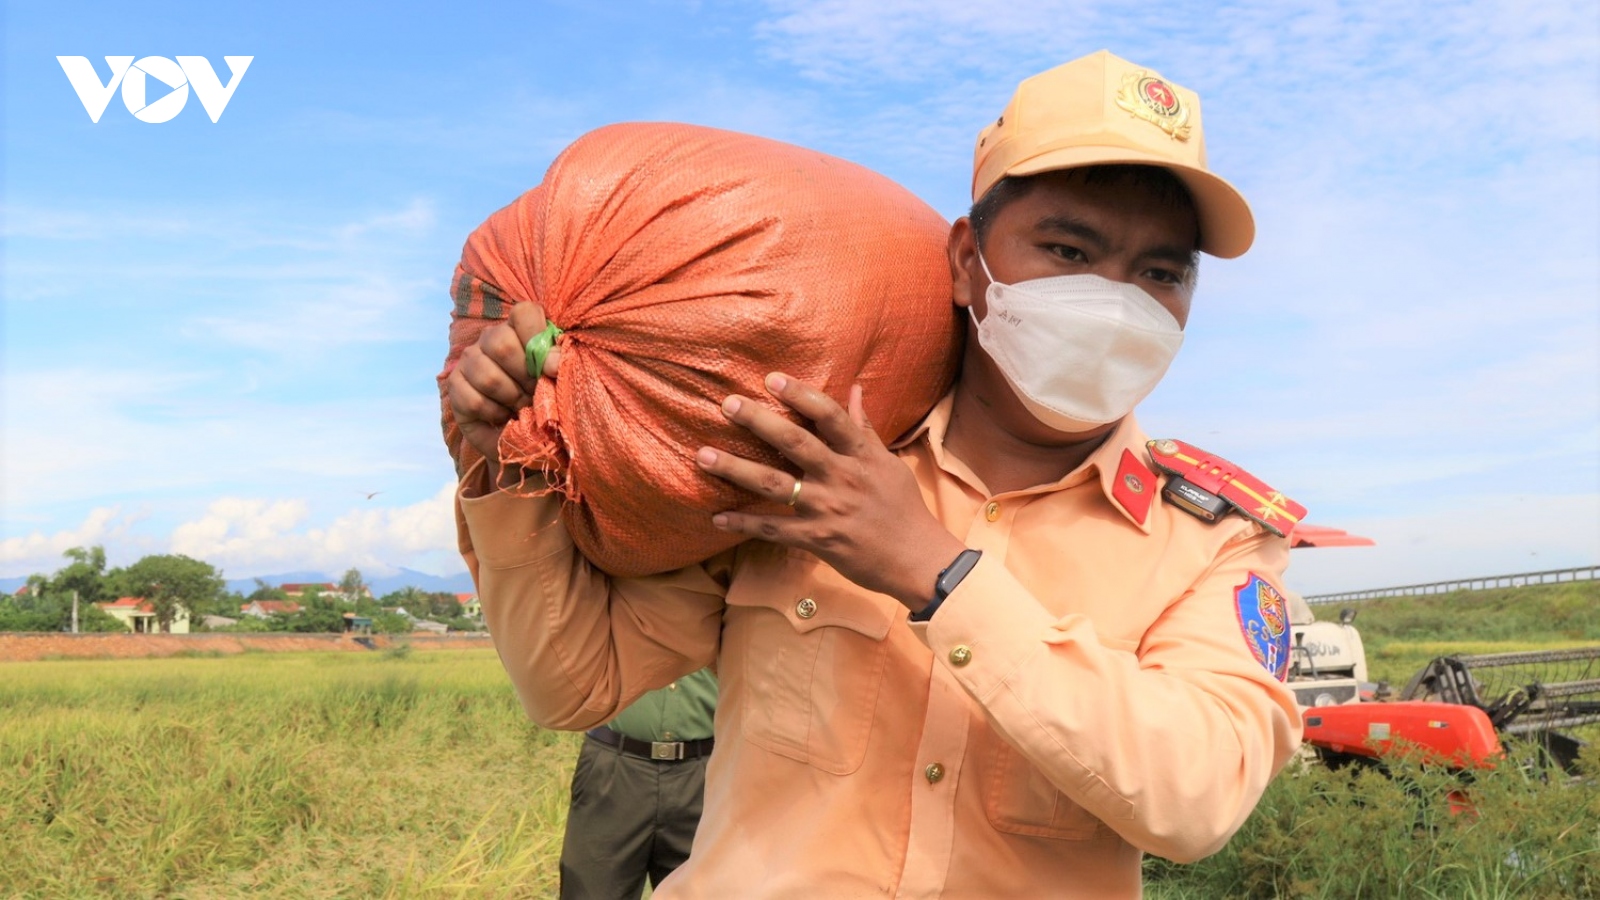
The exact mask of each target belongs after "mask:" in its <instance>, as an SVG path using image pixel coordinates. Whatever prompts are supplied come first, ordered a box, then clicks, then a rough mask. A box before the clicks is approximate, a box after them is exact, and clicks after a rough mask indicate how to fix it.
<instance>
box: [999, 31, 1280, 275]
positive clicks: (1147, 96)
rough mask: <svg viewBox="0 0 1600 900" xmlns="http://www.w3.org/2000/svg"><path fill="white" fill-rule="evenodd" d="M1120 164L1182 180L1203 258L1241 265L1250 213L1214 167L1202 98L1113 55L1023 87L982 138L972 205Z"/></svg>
mask: <svg viewBox="0 0 1600 900" xmlns="http://www.w3.org/2000/svg"><path fill="white" fill-rule="evenodd" d="M1117 163H1134V164H1144V165H1152V166H1162V167H1164V168H1167V169H1170V170H1172V173H1173V174H1174V175H1177V176H1178V178H1180V179H1181V180H1182V181H1183V183H1184V185H1186V186H1187V187H1188V188H1189V193H1190V194H1191V195H1193V197H1194V201H1195V206H1196V207H1197V208H1198V211H1199V215H1200V249H1201V250H1204V251H1205V252H1207V253H1209V254H1211V255H1212V256H1220V257H1224V258H1232V257H1235V256H1239V255H1240V254H1242V253H1244V252H1245V251H1246V250H1249V249H1250V244H1251V242H1252V241H1254V240H1255V235H1256V225H1255V218H1254V217H1253V216H1251V214H1250V205H1249V204H1248V203H1246V202H1245V199H1244V196H1243V195H1242V194H1240V193H1239V191H1238V190H1237V189H1235V188H1234V186H1233V185H1231V184H1229V183H1227V182H1226V181H1223V180H1222V179H1221V178H1218V177H1217V176H1215V175H1213V174H1211V172H1210V171H1209V170H1208V169H1207V168H1206V142H1205V133H1204V131H1202V130H1201V124H1200V98H1199V96H1197V95H1196V94H1195V93H1194V92H1193V91H1190V90H1186V89H1184V88H1181V87H1178V86H1177V85H1175V84H1173V83H1172V82H1170V81H1167V80H1166V79H1164V78H1162V77H1161V76H1160V75H1159V74H1157V73H1156V72H1152V71H1150V70H1149V69H1145V68H1142V67H1140V66H1136V65H1134V64H1133V63H1131V62H1128V61H1127V60H1125V59H1122V58H1120V57H1116V56H1113V55H1111V53H1110V52H1109V51H1106V50H1101V51H1100V52H1098V53H1093V54H1090V55H1089V56H1085V57H1083V58H1082V59H1076V60H1073V61H1072V62H1069V63H1066V64H1064V65H1060V66H1056V67H1055V68H1054V69H1051V70H1049V71H1048V72H1041V73H1040V74H1038V75H1035V76H1033V77H1032V78H1029V79H1028V80H1026V81H1024V82H1022V84H1020V85H1018V86H1017V92H1016V93H1015V94H1013V95H1012V97H1011V102H1010V103H1008V104H1006V109H1005V112H1004V113H1003V114H1002V115H1001V116H1000V118H999V119H998V120H996V121H995V122H994V124H992V125H990V126H988V127H987V128H985V129H983V131H982V132H980V133H979V134H978V146H977V149H976V151H975V153H974V155H973V161H972V199H973V200H977V199H978V198H979V197H982V196H983V195H984V193H985V192H986V191H988V190H989V188H991V187H993V186H994V183H995V182H997V181H999V180H1000V179H1001V178H1004V177H1005V176H1007V175H1034V174H1037V173H1039V172H1049V171H1052V170H1055V169H1071V168H1076V167H1078V166H1091V165H1101V164H1117Z"/></svg>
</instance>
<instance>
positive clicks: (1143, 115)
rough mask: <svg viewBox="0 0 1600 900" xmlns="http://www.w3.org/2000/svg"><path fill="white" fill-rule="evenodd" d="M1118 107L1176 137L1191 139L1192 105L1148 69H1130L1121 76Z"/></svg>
mask: <svg viewBox="0 0 1600 900" xmlns="http://www.w3.org/2000/svg"><path fill="white" fill-rule="evenodd" d="M1117 106H1120V107H1121V108H1122V109H1124V110H1126V111H1127V112H1129V113H1131V114H1132V115H1133V117H1134V118H1136V119H1143V120H1144V121H1146V122H1149V123H1150V124H1152V125H1154V126H1156V127H1157V128H1160V129H1161V130H1162V131H1165V132H1166V133H1167V134H1168V135H1170V136H1171V137H1172V138H1173V139H1175V140H1180V141H1187V140H1188V139H1189V130H1190V127H1191V126H1190V124H1189V105H1188V104H1187V103H1184V102H1183V100H1182V99H1181V98H1180V97H1179V96H1178V92H1177V90H1176V89H1174V88H1173V87H1172V85H1170V84H1167V83H1166V82H1165V81H1162V80H1161V79H1159V78H1157V77H1155V76H1154V75H1151V74H1150V73H1149V72H1129V73H1128V74H1126V75H1124V76H1122V90H1120V91H1118V92H1117Z"/></svg>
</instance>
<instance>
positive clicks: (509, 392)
mask: <svg viewBox="0 0 1600 900" xmlns="http://www.w3.org/2000/svg"><path fill="white" fill-rule="evenodd" d="M544 328H545V318H544V309H543V308H542V307H540V306H539V304H537V303H518V304H516V305H514V306H512V307H511V315H510V316H509V317H508V318H507V319H506V321H504V322H502V323H500V324H499V325H495V326H494V327H492V328H489V329H486V330H485V331H484V332H483V334H482V335H481V336H480V337H479V338H478V343H476V344H474V345H473V346H471V347H468V348H467V349H466V350H465V351H464V352H463V353H462V354H461V361H460V362H458V363H457V364H456V367H455V370H454V371H452V372H451V373H450V378H449V379H448V381H447V385H448V391H449V393H448V397H449V402H450V411H451V412H452V413H453V414H454V415H455V417H456V425H457V426H459V427H460V428H461V436H462V438H464V439H465V440H466V442H467V443H468V444H471V445H472V448H473V449H474V450H477V451H478V452H479V453H482V454H483V455H484V457H485V458H487V459H488V460H489V461H490V462H491V463H495V464H498V463H499V461H500V450H499V447H500V432H501V431H502V430H504V429H505V427H506V423H507V422H509V421H511V419H512V418H513V417H515V416H516V414H517V413H518V412H520V411H521V410H522V408H523V407H525V406H527V405H528V404H530V403H532V402H533V389H534V385H535V384H536V380H535V379H534V378H533V377H532V376H531V375H529V374H528V363H527V351H526V347H527V344H528V341H530V340H532V339H533V336H534V335H536V334H538V333H539V332H541V331H543V330H544ZM560 367H561V348H560V347H559V346H557V347H554V348H552V349H551V350H550V354H549V356H547V357H545V361H544V376H545V377H547V378H555V377H556V373H557V371H559V369H560Z"/></svg>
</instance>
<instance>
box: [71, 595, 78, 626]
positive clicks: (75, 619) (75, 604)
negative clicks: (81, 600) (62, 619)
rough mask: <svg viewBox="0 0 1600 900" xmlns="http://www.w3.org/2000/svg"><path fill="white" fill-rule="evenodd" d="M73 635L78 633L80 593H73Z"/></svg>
mask: <svg viewBox="0 0 1600 900" xmlns="http://www.w3.org/2000/svg"><path fill="white" fill-rule="evenodd" d="M72 633H73V634H77V633H78V592H77V591H73V592H72Z"/></svg>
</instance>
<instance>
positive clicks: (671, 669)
mask: <svg viewBox="0 0 1600 900" xmlns="http://www.w3.org/2000/svg"><path fill="white" fill-rule="evenodd" d="M487 481H488V479H487V477H486V474H485V467H484V464H483V463H482V462H481V461H480V462H478V463H476V464H475V465H474V466H473V467H472V468H471V469H469V470H468V471H467V472H466V474H465V475H463V476H462V479H461V488H460V490H459V491H458V492H457V494H456V504H455V512H456V536H457V542H458V544H459V545H460V549H461V555H462V557H463V558H464V559H465V560H466V562H467V567H468V569H470V570H471V572H472V577H473V580H474V582H475V583H476V584H477V587H478V600H479V603H480V605H481V606H482V608H483V618H484V622H485V623H486V624H487V625H488V627H489V631H490V633H491V634H492V635H493V636H494V643H495V649H496V650H497V651H498V652H499V654H500V661H501V663H502V664H504V665H505V668H506V672H507V673H508V674H510V676H511V682H512V684H513V685H515V687H516V690H517V695H518V696H519V697H520V698H521V700H522V705H523V708H524V709H526V710H527V712H528V715H529V716H530V717H531V718H532V719H533V720H534V721H535V722H537V723H538V724H540V725H542V726H544V727H546V728H558V729H566V730H581V729H587V728H591V727H593V726H595V725H599V724H601V723H604V722H607V721H609V720H611V719H612V718H613V717H615V716H616V714H617V713H618V712H619V711H620V710H622V709H624V708H625V707H627V706H628V705H629V704H630V703H632V702H633V701H634V700H635V699H637V698H638V697H639V696H640V695H642V694H644V693H645V692H647V691H650V690H654V689H656V688H659V687H664V686H666V685H667V684H669V683H670V682H671V681H672V680H673V679H675V678H678V677H680V676H683V675H687V674H689V673H691V672H694V671H697V670H699V669H703V668H705V667H707V666H709V665H711V664H712V662H713V661H714V659H715V657H716V652H717V642H718V638H719V635H720V633H721V625H722V608H723V597H724V595H725V594H726V586H725V585H726V571H725V570H726V565H727V563H726V559H725V558H719V560H718V561H713V562H711V563H707V564H705V565H704V566H694V567H690V568H686V569H680V570H678V571H676V572H671V573H668V574H664V575H655V576H651V577H648V578H628V579H623V578H611V577H609V576H607V575H606V574H605V573H604V572H601V571H599V570H598V569H596V568H594V567H593V566H592V565H590V564H589V561H588V560H587V559H585V558H584V557H583V555H582V554H581V553H579V552H578V550H577V548H576V547H574V546H573V543H572V538H571V537H570V536H569V535H568V534H567V531H566V529H565V528H564V527H562V525H561V521H560V518H559V516H558V512H559V509H560V501H559V500H558V499H557V498H556V497H554V496H548V497H527V496H520V495H515V494H510V493H506V492H504V491H494V490H491V489H489V486H488V484H487ZM713 572H717V573H718V574H716V575H714V574H713Z"/></svg>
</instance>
